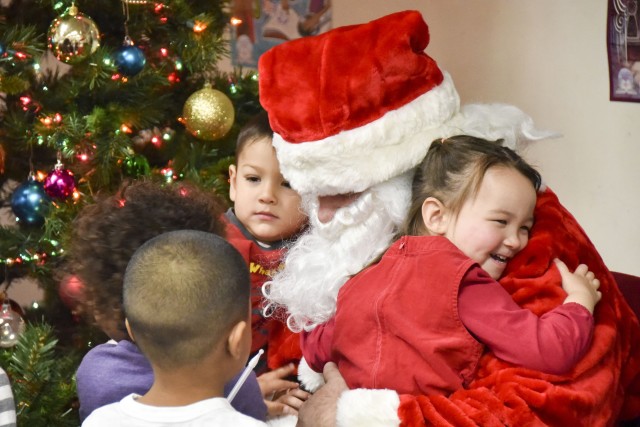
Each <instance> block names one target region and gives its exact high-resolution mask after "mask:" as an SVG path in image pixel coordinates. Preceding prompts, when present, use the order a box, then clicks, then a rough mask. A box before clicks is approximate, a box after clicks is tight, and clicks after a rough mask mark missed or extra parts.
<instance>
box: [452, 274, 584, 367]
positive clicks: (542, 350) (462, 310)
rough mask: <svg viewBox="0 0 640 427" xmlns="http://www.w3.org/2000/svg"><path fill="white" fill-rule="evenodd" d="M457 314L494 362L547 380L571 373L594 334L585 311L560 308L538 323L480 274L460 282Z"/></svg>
mask: <svg viewBox="0 0 640 427" xmlns="http://www.w3.org/2000/svg"><path fill="white" fill-rule="evenodd" d="M458 311H459V315H460V320H461V321H462V323H463V324H464V325H465V327H466V328H467V329H468V330H469V331H470V332H471V334H472V335H474V337H475V338H476V339H477V340H478V341H480V342H482V343H483V344H485V345H486V346H487V347H488V348H489V349H491V350H492V351H493V353H494V354H495V355H496V356H497V357H499V358H500V359H502V360H505V361H507V362H510V363H513V364H516V365H520V366H523V367H525V368H529V369H535V370H538V371H542V372H545V373H549V374H556V375H560V374H564V373H566V372H567V371H569V370H571V369H573V367H574V366H575V364H576V363H578V361H579V360H580V359H581V358H582V356H583V355H584V353H585V352H586V351H587V349H588V347H589V344H590V342H591V335H592V333H593V323H594V321H593V316H592V315H591V313H590V312H589V311H588V310H587V309H586V308H585V307H583V306H581V305H578V304H562V305H560V306H558V307H556V308H555V309H553V310H551V311H549V312H547V313H545V314H543V315H542V316H540V317H538V316H536V315H535V314H534V313H532V312H531V311H530V310H527V309H523V308H521V307H520V306H518V305H517V304H516V303H515V301H513V298H511V295H509V293H508V292H507V291H506V290H505V289H504V288H503V287H502V286H501V285H500V284H499V283H498V282H496V281H495V280H493V279H491V278H490V277H489V275H488V274H486V272H484V271H483V270H481V269H480V268H477V269H472V270H470V271H469V273H468V274H467V277H465V281H464V282H463V285H462V286H461V289H460V294H459V297H458Z"/></svg>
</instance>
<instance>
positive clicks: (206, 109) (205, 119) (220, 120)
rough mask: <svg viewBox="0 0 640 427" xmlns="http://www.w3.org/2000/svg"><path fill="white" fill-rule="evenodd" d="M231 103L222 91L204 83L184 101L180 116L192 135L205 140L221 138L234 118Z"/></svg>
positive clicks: (229, 127) (231, 124)
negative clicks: (202, 86) (201, 87)
mask: <svg viewBox="0 0 640 427" xmlns="http://www.w3.org/2000/svg"><path fill="white" fill-rule="evenodd" d="M235 114H236V113H235V110H234V108H233V103H232V102H231V100H230V99H229V98H228V97H227V95H225V94H224V93H222V92H220V91H219V90H216V89H212V88H211V85H209V84H206V85H205V86H204V88H203V89H200V90H199V91H197V92H194V93H193V94H192V95H191V96H190V97H189V98H187V101H186V102H185V103H184V107H183V109H182V118H183V122H184V125H185V127H186V128H187V130H188V131H189V132H191V134H192V135H193V136H195V137H196V138H199V139H204V140H207V141H213V140H216V139H219V138H222V137H223V136H225V135H226V134H227V132H229V130H230V129H231V126H233V121H234V119H235Z"/></svg>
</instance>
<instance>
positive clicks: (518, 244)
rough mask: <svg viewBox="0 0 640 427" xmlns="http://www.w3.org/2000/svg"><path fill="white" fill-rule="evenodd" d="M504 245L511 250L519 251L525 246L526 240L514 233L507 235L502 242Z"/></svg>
mask: <svg viewBox="0 0 640 427" xmlns="http://www.w3.org/2000/svg"><path fill="white" fill-rule="evenodd" d="M504 244H505V246H507V247H508V248H509V249H511V250H514V251H519V250H520V249H522V248H523V247H524V245H526V240H524V239H523V238H522V236H520V233H518V232H514V233H509V235H507V238H506V239H505V240H504Z"/></svg>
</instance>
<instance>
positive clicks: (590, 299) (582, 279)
mask: <svg viewBox="0 0 640 427" xmlns="http://www.w3.org/2000/svg"><path fill="white" fill-rule="evenodd" d="M554 261H555V263H556V267H558V271H559V272H560V276H561V277H562V289H564V290H565V292H566V293H567V297H566V298H565V300H564V303H565V304H566V303H569V302H575V303H578V304H580V305H581V306H583V307H584V308H586V309H587V310H589V312H590V313H591V314H593V309H594V308H595V306H596V304H597V303H598V301H600V298H602V294H601V293H600V291H598V288H599V287H600V281H599V280H598V279H596V278H595V275H594V274H593V272H591V271H589V268H588V267H587V266H586V265H584V264H580V265H579V266H578V268H576V271H575V272H573V273H572V272H571V271H569V269H568V268H567V265H566V264H565V263H564V262H562V261H560V260H559V259H555V260H554Z"/></svg>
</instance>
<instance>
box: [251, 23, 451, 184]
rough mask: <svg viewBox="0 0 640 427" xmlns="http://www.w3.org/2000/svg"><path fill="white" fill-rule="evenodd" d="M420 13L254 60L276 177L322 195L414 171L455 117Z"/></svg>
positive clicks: (291, 45)
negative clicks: (270, 130) (279, 171)
mask: <svg viewBox="0 0 640 427" xmlns="http://www.w3.org/2000/svg"><path fill="white" fill-rule="evenodd" d="M428 43H429V30H428V27H427V24H426V23H425V21H424V19H423V18H422V16H421V14H420V13H419V12H416V11H405V12H399V13H395V14H392V15H388V16H385V17H383V18H380V19H377V20H374V21H371V22H369V23H366V24H362V25H352V26H347V27H340V28H336V29H334V30H332V31H329V32H326V33H323V34H320V35H318V36H314V37H307V38H301V39H297V40H294V41H291V42H287V43H283V44H281V45H278V46H276V47H274V48H272V49H270V50H269V51H267V52H266V53H265V54H264V55H262V56H261V57H260V60H259V64H258V70H259V76H260V83H259V84H260V102H261V104H262V105H263V107H264V108H265V109H266V110H267V112H268V114H269V120H270V122H271V126H272V128H273V130H274V133H275V134H274V138H273V145H274V147H275V148H276V150H277V154H278V160H279V162H280V167H281V169H282V173H283V175H284V176H285V178H286V179H287V180H289V182H290V183H291V185H292V186H293V188H294V189H296V190H297V191H299V192H301V193H309V192H311V193H316V194H320V195H327V194H339V193H347V192H359V191H363V190H365V189H367V188H369V187H371V186H372V185H375V184H377V183H380V182H384V181H386V180H388V179H389V178H392V177H394V176H397V175H400V174H401V173H403V172H405V171H408V170H410V169H412V168H413V167H415V166H416V165H417V164H418V163H419V162H420V161H421V160H422V159H423V158H424V156H425V154H426V152H427V149H428V148H429V145H430V143H431V142H432V141H433V140H434V139H436V138H438V137H440V136H442V129H441V127H442V125H443V124H444V123H446V122H448V121H449V120H450V119H451V118H452V117H453V116H455V115H456V114H457V113H458V111H459V104H460V101H459V97H458V94H457V92H456V90H455V88H454V85H453V82H452V80H451V78H450V77H449V75H448V74H447V73H445V72H443V71H441V70H440V69H439V68H438V65H437V64H436V62H435V61H434V60H433V59H432V58H430V57H429V56H428V55H427V54H426V53H425V52H424V50H425V48H426V47H427V44H428Z"/></svg>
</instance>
